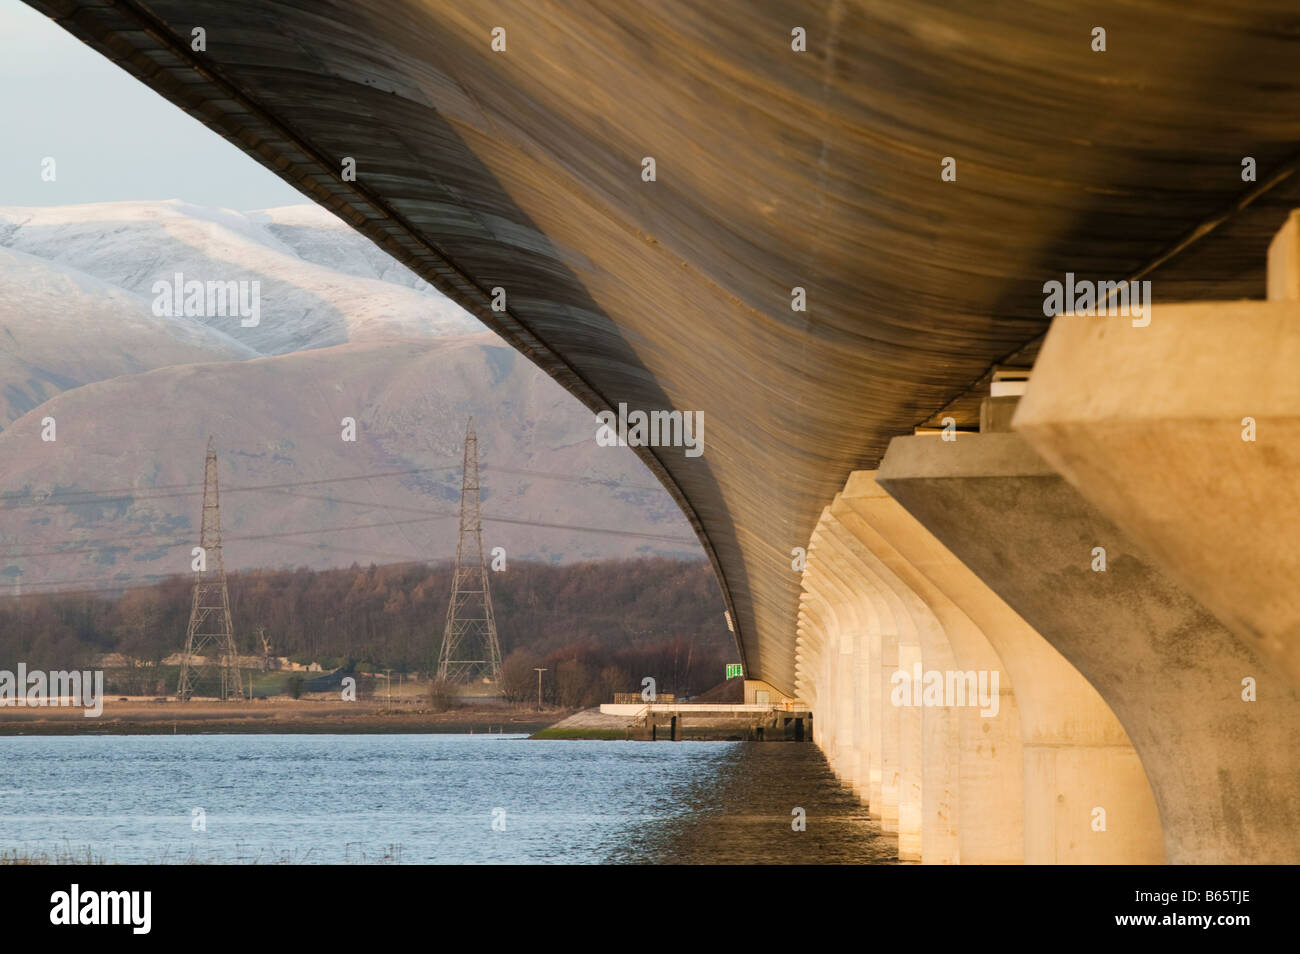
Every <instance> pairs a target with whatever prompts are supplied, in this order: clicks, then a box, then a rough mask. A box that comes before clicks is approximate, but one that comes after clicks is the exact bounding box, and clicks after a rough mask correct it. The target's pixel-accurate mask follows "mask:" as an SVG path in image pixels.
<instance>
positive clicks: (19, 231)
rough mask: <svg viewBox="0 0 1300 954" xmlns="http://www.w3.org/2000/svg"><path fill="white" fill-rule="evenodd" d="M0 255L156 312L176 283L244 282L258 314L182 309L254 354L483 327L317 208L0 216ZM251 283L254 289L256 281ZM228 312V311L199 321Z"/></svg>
mask: <svg viewBox="0 0 1300 954" xmlns="http://www.w3.org/2000/svg"><path fill="white" fill-rule="evenodd" d="M0 246H4V247H8V248H11V249H14V250H15V251H19V252H23V253H25V254H28V255H31V256H34V257H36V258H41V259H44V260H46V261H48V262H53V263H56V264H60V265H65V266H69V267H73V268H76V269H77V270H79V271H82V272H85V273H87V274H89V275H92V276H94V277H96V278H99V279H101V280H102V281H105V282H108V283H110V284H112V285H115V286H117V287H118V288H121V289H123V290H125V291H127V292H131V293H133V294H135V295H139V296H143V297H145V298H146V299H148V301H149V303H150V306H151V307H153V305H154V304H155V302H156V301H157V302H160V303H166V300H167V299H170V298H171V297H172V293H171V292H170V291H168V292H163V293H161V294H162V296H163V297H162V298H161V299H160V288H161V286H160V283H163V284H165V285H166V287H167V288H168V289H172V288H173V286H175V285H176V284H177V276H178V275H179V276H181V278H180V284H182V285H188V284H189V283H191V282H199V283H201V284H202V285H203V286H204V287H206V286H207V285H208V283H227V282H236V283H239V282H244V283H248V284H247V286H245V287H246V289H247V291H248V293H249V294H248V296H247V297H248V298H252V297H253V294H254V293H253V289H254V287H255V295H256V303H257V312H258V313H257V316H256V319H257V320H256V323H255V324H254V323H253V321H252V320H251V318H250V315H249V313H248V312H243V313H236V312H235V309H234V308H226V309H220V308H216V309H214V308H212V306H211V304H210V303H206V299H205V304H206V307H200V308H198V309H194V310H193V311H189V310H187V311H185V312H183V314H189V315H190V316H191V317H193V318H194V319H195V320H198V321H200V322H202V323H203V324H205V325H207V326H208V327H211V328H215V329H217V330H219V331H221V332H223V333H225V334H227V335H229V336H230V337H231V338H233V339H234V340H236V341H238V342H240V343H241V344H243V345H245V346H247V347H249V348H252V349H254V350H255V351H257V352H258V353H259V354H287V353H290V352H293V351H301V350H306V349H310V348H323V347H330V346H333V345H337V344H343V343H345V342H348V341H358V340H374V339H384V338H407V337H415V338H431V337H440V336H443V335H449V334H451V335H457V334H465V333H473V332H477V331H481V330H482V326H481V325H480V324H479V323H478V322H477V321H476V320H475V319H474V318H473V317H472V316H470V315H469V314H468V313H467V312H466V311H464V309H462V308H460V307H459V306H458V305H456V304H455V303H453V302H452V301H451V300H450V299H448V298H446V297H445V296H443V295H442V294H440V293H439V292H437V291H436V290H435V289H433V288H432V287H431V286H429V285H428V284H427V283H425V282H423V281H421V280H420V279H418V278H417V277H416V276H415V275H414V274H412V273H411V272H410V271H409V270H407V269H405V268H403V267H402V266H401V265H399V264H398V263H397V262H396V261H394V260H393V259H392V258H391V257H389V256H388V255H386V254H385V253H384V252H382V251H380V250H379V249H377V248H375V247H374V246H373V245H372V244H371V243H369V242H368V241H366V240H365V239H364V238H362V237H361V236H359V235H356V234H355V233H353V232H352V231H351V230H349V229H348V228H347V227H346V226H345V225H344V224H343V223H342V222H340V221H339V220H338V219H337V218H335V217H334V216H331V215H330V214H329V213H327V212H324V211H323V210H319V209H316V208H315V207H311V206H309V207H306V208H304V209H301V210H300V209H296V208H294V207H289V208H287V209H271V210H267V211H264V212H255V213H247V214H246V213H241V212H234V211H231V210H229V209H209V208H204V207H202V206H195V205H191V204H189V203H184V202H179V201H175V200H172V201H167V202H108V203H97V204H92V205H79V206H61V207H51V208H46V207H32V208H24V207H13V206H7V207H0ZM254 282H256V283H257V284H256V286H253V285H252V283H254ZM205 311H210V312H224V313H211V314H207V313H204V312H205Z"/></svg>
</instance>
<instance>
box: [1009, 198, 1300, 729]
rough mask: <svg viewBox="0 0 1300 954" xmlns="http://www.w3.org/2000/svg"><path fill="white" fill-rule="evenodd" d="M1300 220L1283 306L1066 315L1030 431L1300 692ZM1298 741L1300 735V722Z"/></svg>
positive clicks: (1028, 418)
mask: <svg viewBox="0 0 1300 954" xmlns="http://www.w3.org/2000/svg"><path fill="white" fill-rule="evenodd" d="M1298 232H1300V214H1293V215H1292V216H1291V217H1290V219H1289V220H1288V222H1287V225H1286V227H1285V228H1283V229H1282V230H1281V231H1280V232H1279V233H1278V236H1277V238H1276V239H1275V240H1274V242H1273V246H1272V252H1271V254H1270V256H1269V266H1268V278H1269V300H1268V301H1226V302H1213V303H1205V302H1198V303H1193V304H1159V305H1157V306H1156V307H1155V308H1153V309H1152V315H1151V321H1150V324H1147V325H1141V324H1138V325H1135V324H1134V323H1133V322H1131V321H1125V320H1118V319H1117V320H1107V321H1096V320H1088V319H1085V318H1076V317H1072V316H1065V317H1061V318H1058V319H1057V320H1056V322H1055V323H1054V324H1053V327H1052V331H1051V333H1050V334H1049V335H1048V338H1047V341H1046V343H1045V345H1044V348H1043V351H1042V354H1041V355H1040V356H1039V359H1038V363H1037V365H1036V366H1035V369H1034V379H1033V383H1032V386H1031V387H1030V388H1029V390H1028V393H1027V394H1026V396H1025V398H1024V400H1023V401H1022V402H1021V407H1020V408H1019V409H1018V411H1017V412H1016V417H1015V422H1014V426H1015V428H1016V430H1017V431H1018V432H1019V433H1020V434H1022V435H1023V436H1024V438H1025V439H1026V440H1027V441H1028V442H1029V443H1030V444H1031V445H1032V446H1033V447H1034V448H1035V449H1036V450H1037V451H1038V452H1039V453H1040V454H1041V455H1042V456H1043V457H1044V459H1046V460H1047V461H1048V463H1050V464H1051V465H1052V466H1053V467H1054V468H1056V469H1057V470H1058V471H1060V473H1061V474H1063V475H1064V476H1065V477H1066V478H1067V479H1068V480H1069V481H1070V483H1072V484H1073V485H1074V486H1075V487H1077V488H1078V490H1079V491H1080V492H1081V493H1082V494H1083V495H1084V496H1085V497H1087V498H1088V500H1089V501H1091V502H1092V503H1093V504H1095V505H1096V506H1097V507H1098V508H1099V509H1100V510H1102V511H1103V512H1105V513H1106V514H1107V516H1109V517H1110V518H1111V519H1112V520H1113V521H1115V522H1116V523H1117V524H1118V525H1119V526H1121V527H1123V528H1124V530H1125V532H1126V533H1127V534H1128V535H1129V536H1131V537H1132V538H1133V539H1134V540H1135V541H1137V542H1139V543H1141V544H1142V546H1143V547H1144V548H1145V549H1146V550H1147V551H1148V552H1150V554H1151V556H1152V558H1153V559H1154V560H1156V561H1157V562H1158V563H1159V564H1160V565H1161V567H1162V568H1164V569H1165V570H1167V571H1168V572H1169V573H1170V574H1171V575H1172V576H1174V577H1175V578H1176V579H1178V580H1179V581H1180V582H1182V583H1183V584H1184V586H1185V587H1186V588H1187V590H1188V591H1189V592H1191V593H1194V594H1195V595H1196V597H1197V599H1199V600H1200V601H1201V602H1203V603H1204V604H1205V605H1206V606H1207V607H1209V608H1210V609H1211V610H1213V612H1214V613H1215V615H1216V616H1218V618H1219V619H1220V620H1221V621H1222V622H1223V623H1224V624H1225V625H1227V626H1228V627H1229V628H1230V629H1232V630H1233V631H1234V632H1236V633H1237V634H1238V635H1240V636H1241V637H1242V641H1243V642H1245V643H1246V644H1247V645H1249V646H1251V647H1252V648H1254V649H1256V650H1258V652H1259V653H1260V654H1261V655H1263V656H1265V657H1267V658H1268V659H1270V660H1271V661H1272V662H1273V663H1274V664H1276V666H1277V667H1279V668H1280V669H1281V670H1282V671H1283V672H1285V673H1286V674H1287V676H1288V677H1289V678H1290V680H1291V682H1292V685H1293V686H1296V687H1300V599H1297V598H1296V581H1297V580H1298V579H1300V489H1298V488H1300V243H1298V242H1297V233H1298ZM1295 728H1296V731H1297V732H1300V726H1296V727H1295Z"/></svg>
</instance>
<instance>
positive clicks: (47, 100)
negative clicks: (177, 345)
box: [0, 0, 310, 211]
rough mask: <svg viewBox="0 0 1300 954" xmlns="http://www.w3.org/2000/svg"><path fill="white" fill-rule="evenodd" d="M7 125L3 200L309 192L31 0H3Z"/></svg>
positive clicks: (71, 201)
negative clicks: (49, 169) (45, 170)
mask: <svg viewBox="0 0 1300 954" xmlns="http://www.w3.org/2000/svg"><path fill="white" fill-rule="evenodd" d="M0 130H2V131H3V132H2V133H0V135H2V136H3V139H0V205H76V204H80V203H83V202H115V201H122V200H137V199H185V200H186V201H189V202H193V203H197V204H199V205H207V206H215V207H217V208H228V209H236V210H239V211H248V210H251V209H265V208H271V207H274V206H280V205H300V204H302V203H304V202H308V201H310V200H308V199H307V198H306V197H305V196H304V195H302V193H300V192H298V191H297V190H296V189H294V188H292V187H290V186H289V185H287V184H286V183H284V182H283V181H281V180H280V178H279V177H277V176H276V175H275V174H274V173H271V172H269V171H268V170H266V169H265V168H263V167H262V166H261V165H259V164H258V163H257V162H256V161H255V160H253V159H251V158H250V157H249V156H247V155H245V154H244V153H243V152H241V151H240V150H239V149H237V148H235V147H234V146H232V145H230V144H229V143H228V142H226V141H225V140H224V139H222V138H221V137H220V136H218V135H217V134H216V133H214V132H212V131H211V130H210V129H208V128H207V127H206V126H204V125H203V124H202V123H200V122H199V121H198V120H196V119H193V118H191V117H190V116H189V115H187V114H186V113H185V112H184V111H183V110H181V109H179V108H178V107H176V106H173V105H172V104H171V103H169V102H168V101H167V100H165V99H163V98H162V97H161V96H159V95H158V94H157V93H155V92H153V90H151V89H149V88H148V87H147V86H145V85H144V84H143V83H140V82H139V81H137V80H136V79H134V78H133V77H132V76H131V75H130V74H128V73H126V72H125V71H123V70H121V69H119V68H118V67H117V66H114V65H113V64H112V63H110V62H109V61H108V60H107V59H105V58H104V57H102V56H100V55H99V54H98V53H96V52H95V51H94V50H92V49H91V48H90V47H88V46H86V45H84V44H83V43H82V42H81V41H80V40H78V39H76V38H75V37H73V36H72V35H71V34H70V33H67V32H65V31H64V30H63V29H62V28H61V27H59V26H57V25H56V24H55V23H54V21H53V20H50V19H48V18H46V17H45V16H43V15H42V14H40V13H37V12H36V11H35V10H33V9H32V8H31V7H29V6H27V4H25V3H23V2H21V0H0ZM46 157H51V158H53V159H54V161H55V164H54V172H55V180H54V181H53V182H46V181H44V180H43V179H42V178H41V171H42V167H43V162H44V160H45V159H46Z"/></svg>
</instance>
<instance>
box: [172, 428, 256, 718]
mask: <svg viewBox="0 0 1300 954" xmlns="http://www.w3.org/2000/svg"><path fill="white" fill-rule="evenodd" d="M199 546H200V547H202V549H203V554H202V560H203V563H202V564H200V566H201V567H202V569H200V570H199V571H198V573H197V575H196V576H195V578H194V602H193V604H192V605H191V607H190V625H189V627H188V628H187V629H186V631H185V654H184V656H182V658H181V678H180V682H179V684H178V685H177V687H176V697H177V698H178V699H179V700H180V701H181V702H188V701H189V700H190V697H191V696H193V695H194V689H195V687H196V686H197V685H198V684H199V680H200V679H201V678H202V676H203V674H204V673H205V672H207V671H209V670H211V669H214V668H215V669H217V670H219V671H220V674H221V698H222V699H231V698H235V699H238V698H242V696H243V686H242V685H241V683H240V679H239V655H238V653H237V652H236V651H235V636H234V631H233V628H232V625H231V621H230V593H229V591H228V590H227V589H226V567H225V564H224V563H222V561H221V498H220V495H219V493H218V490H217V452H216V450H215V449H214V448H213V446H212V438H208V456H207V458H206V460H205V461H204V465H203V528H202V530H201V531H200V532H199ZM209 648H211V649H215V650H216V658H215V659H213V657H212V656H210V655H205V654H204V650H205V649H209Z"/></svg>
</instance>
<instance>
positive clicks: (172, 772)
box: [0, 735, 897, 864]
mask: <svg viewBox="0 0 1300 954" xmlns="http://www.w3.org/2000/svg"><path fill="white" fill-rule="evenodd" d="M0 763H2V764H3V772H2V774H0V852H3V853H5V854H8V855H11V856H12V855H13V854H14V853H18V854H19V855H20V856H22V855H27V856H34V857H37V858H40V857H44V856H48V857H49V858H50V859H51V860H78V861H84V860H86V859H87V858H89V859H91V860H93V861H104V862H108V863H114V862H117V863H126V864H132V863H134V864H141V863H143V864H166V863H193V862H199V863H218V864H230V863H234V864H238V863H245V864H247V863H256V864H273V863H289V864H340V863H355V864H383V863H399V864H420V863H432V862H437V863H469V864H480V863H489V864H491V863H627V864H663V863H697V864H711V863H735V864H750V863H783V862H784V863H812V864H818V863H845V864H890V863H895V861H896V852H897V842H896V839H895V838H894V837H892V836H887V835H883V834H881V832H880V830H879V827H878V826H877V825H876V823H874V822H872V821H871V820H870V819H869V818H868V816H867V813H866V811H865V809H864V808H863V807H862V806H861V805H860V804H859V803H858V800H857V799H856V798H854V797H853V796H852V795H851V794H850V793H849V792H848V791H846V790H845V789H844V788H843V787H841V786H840V784H839V783H838V782H837V781H836V779H835V777H834V776H833V775H832V774H831V772H830V769H829V768H828V767H827V765H826V761H825V759H824V758H823V757H822V755H821V753H820V752H819V751H818V749H817V748H816V746H814V745H811V744H796V743H775V742H768V743H761V742H678V743H671V742H660V743H646V742H597V741H529V740H528V739H526V738H524V737H522V736H516V735H459V736H457V735H190V736H114V737H93V738H91V737H66V736H63V737H49V736H32V737H7V738H3V739H0Z"/></svg>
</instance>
